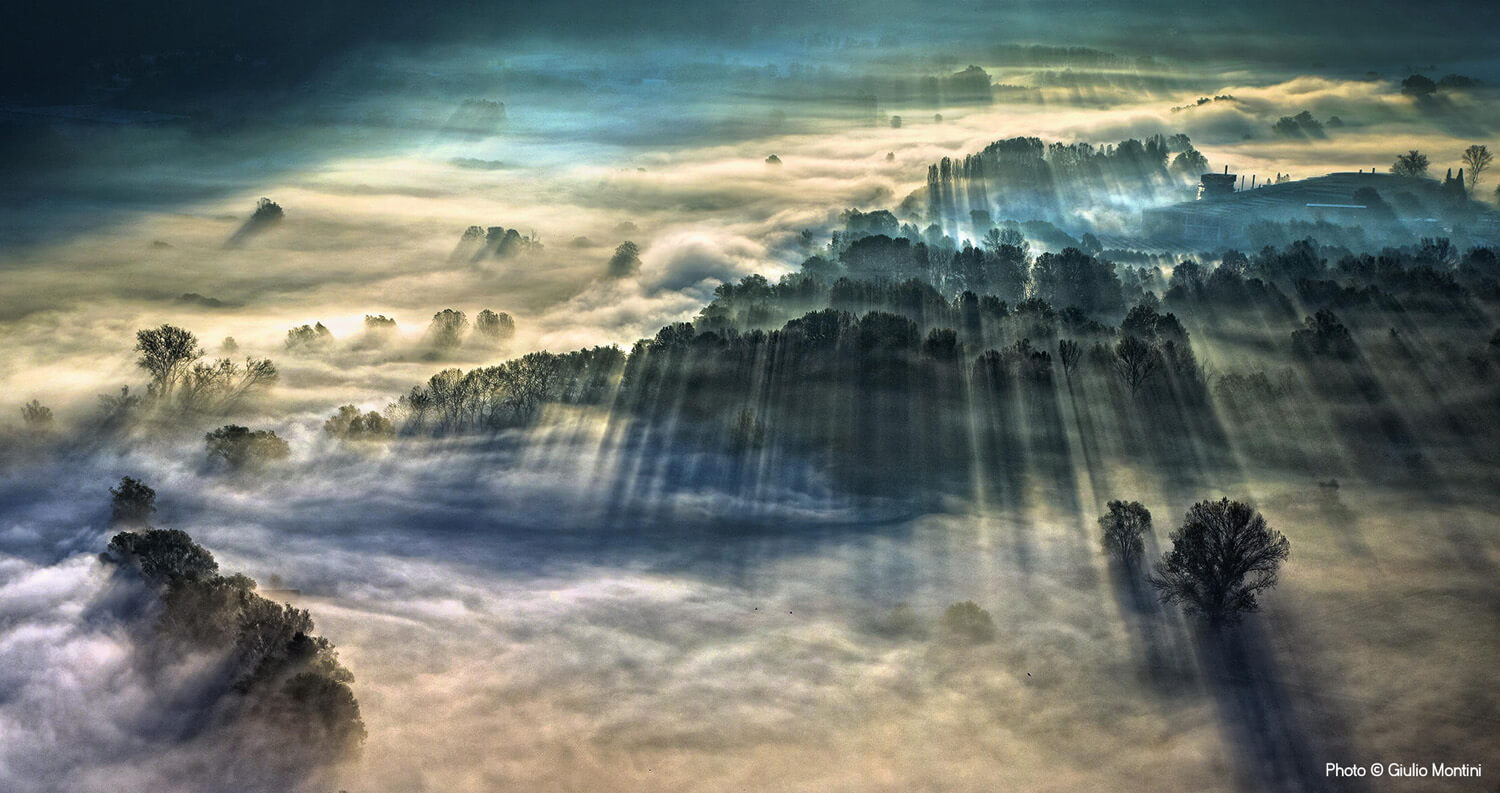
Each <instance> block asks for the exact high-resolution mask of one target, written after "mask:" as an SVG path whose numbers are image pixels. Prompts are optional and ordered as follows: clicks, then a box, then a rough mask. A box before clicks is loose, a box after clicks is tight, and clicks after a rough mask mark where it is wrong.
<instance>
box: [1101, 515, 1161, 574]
mask: <svg viewBox="0 0 1500 793" xmlns="http://www.w3.org/2000/svg"><path fill="white" fill-rule="evenodd" d="M1108 508H1109V511H1108V512H1106V513H1104V514H1103V515H1100V516H1099V529H1100V531H1101V532H1102V534H1103V536H1102V537H1101V541H1102V543H1103V545H1104V551H1105V553H1108V554H1109V555H1111V556H1113V557H1114V558H1115V559H1117V560H1119V561H1120V563H1122V564H1124V565H1125V566H1126V567H1129V568H1134V567H1135V566H1136V565H1137V564H1139V563H1140V560H1141V554H1142V553H1143V552H1144V551H1145V545H1144V544H1143V543H1142V542H1141V537H1142V536H1144V535H1145V533H1146V532H1148V531H1150V530H1151V511H1150V510H1148V509H1146V508H1145V507H1144V506H1142V505H1141V502H1139V501H1111V502H1109V504H1108Z"/></svg>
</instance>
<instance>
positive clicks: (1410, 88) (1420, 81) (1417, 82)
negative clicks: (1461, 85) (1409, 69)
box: [1401, 74, 1438, 98]
mask: <svg viewBox="0 0 1500 793" xmlns="http://www.w3.org/2000/svg"><path fill="white" fill-rule="evenodd" d="M1437 88H1438V87H1437V83H1434V82H1433V81H1432V80H1431V79H1430V78H1428V77H1426V76H1424V75H1420V74H1414V75H1412V76H1410V77H1408V78H1406V79H1405V80H1402V81H1401V93H1403V94H1406V95H1407V96H1415V97H1419V98H1420V97H1424V96H1431V95H1432V94H1435V93H1437Z"/></svg>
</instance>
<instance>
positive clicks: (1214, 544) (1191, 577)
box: [1151, 498, 1291, 625]
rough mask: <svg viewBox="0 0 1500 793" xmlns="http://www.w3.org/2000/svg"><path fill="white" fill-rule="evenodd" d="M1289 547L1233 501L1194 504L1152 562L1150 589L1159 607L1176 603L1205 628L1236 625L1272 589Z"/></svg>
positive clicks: (1257, 515) (1261, 520)
mask: <svg viewBox="0 0 1500 793" xmlns="http://www.w3.org/2000/svg"><path fill="white" fill-rule="evenodd" d="M1290 554H1291V543H1289V542H1287V539H1286V537H1284V536H1282V535H1281V533H1280V532H1278V531H1275V530H1274V529H1271V528H1270V527H1268V526H1267V525H1266V520H1265V518H1263V517H1261V515H1260V513H1259V512H1256V511H1255V510H1254V509H1251V508H1250V507H1249V506H1247V505H1245V504H1242V503H1240V502H1238V501H1230V500H1229V499H1227V498H1226V499H1222V500H1220V501H1200V502H1198V503H1197V504H1194V505H1193V506H1192V508H1191V509H1189V510H1188V513H1187V517H1186V519H1185V520H1184V521H1183V524H1182V527H1181V528H1179V529H1177V531H1174V532H1172V550H1170V551H1168V552H1167V553H1166V555H1165V556H1163V557H1162V559H1161V561H1160V562H1158V563H1157V565H1156V570H1155V574H1154V575H1153V576H1151V585H1152V586H1154V587H1155V588H1156V591H1157V593H1158V595H1160V597H1161V600H1162V602H1163V603H1180V604H1182V606H1183V608H1185V609H1186V610H1187V611H1188V612H1190V613H1194V614H1201V615H1203V616H1204V617H1205V618H1206V619H1207V620H1208V621H1209V623H1210V624H1212V625H1221V624H1226V623H1230V624H1232V623H1234V622H1237V621H1238V620H1239V618H1240V616H1241V615H1242V614H1244V613H1245V612H1249V611H1254V610H1255V609H1256V608H1257V607H1258V606H1259V603H1258V602H1257V600H1256V596H1257V595H1258V594H1259V593H1261V592H1263V591H1265V590H1267V589H1270V588H1271V587H1274V586H1276V575H1277V571H1278V570H1279V569H1280V568H1281V563H1282V562H1284V561H1286V558H1287V556H1289V555H1290Z"/></svg>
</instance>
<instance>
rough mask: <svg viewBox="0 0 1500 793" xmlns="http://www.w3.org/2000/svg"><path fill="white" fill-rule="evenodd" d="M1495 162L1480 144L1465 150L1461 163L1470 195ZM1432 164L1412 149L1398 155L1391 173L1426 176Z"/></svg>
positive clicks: (1486, 147) (1392, 165)
mask: <svg viewBox="0 0 1500 793" xmlns="http://www.w3.org/2000/svg"><path fill="white" fill-rule="evenodd" d="M1494 161H1495V156H1494V155H1493V154H1491V153H1490V149H1489V147H1488V146H1485V145H1482V144H1478V143H1476V144H1474V145H1472V146H1470V147H1468V148H1467V149H1464V151H1463V154H1462V155H1460V156H1459V162H1460V163H1462V164H1463V171H1464V188H1465V189H1466V190H1467V191H1468V193H1469V194H1470V195H1473V194H1474V191H1475V190H1476V189H1477V188H1478V187H1479V179H1480V177H1481V176H1483V175H1484V172H1485V171H1487V170H1489V168H1490V165H1491V164H1492V163H1493V162H1494ZM1431 164H1432V163H1431V161H1430V160H1429V159H1428V157H1427V155H1425V154H1423V153H1422V152H1420V151H1418V150H1416V149H1412V150H1410V151H1408V152H1406V153H1405V154H1400V155H1397V157H1396V161H1395V162H1394V163H1392V164H1391V173H1393V174H1396V175H1397V176H1418V177H1420V176H1426V175H1427V170H1428V168H1429V167H1430V166H1431Z"/></svg>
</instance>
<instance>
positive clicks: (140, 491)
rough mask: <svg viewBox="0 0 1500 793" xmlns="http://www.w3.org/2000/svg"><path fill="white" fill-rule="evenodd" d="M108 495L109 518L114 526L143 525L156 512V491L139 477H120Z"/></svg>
mask: <svg viewBox="0 0 1500 793" xmlns="http://www.w3.org/2000/svg"><path fill="white" fill-rule="evenodd" d="M109 495H110V497H111V498H110V504H109V511H110V517H109V519H110V522H111V523H113V524H114V525H116V526H137V527H138V526H145V525H147V523H148V522H149V521H150V520H151V516H152V515H154V514H156V491H155V490H152V489H151V488H150V487H149V486H148V485H147V484H146V483H145V482H142V481H141V480H139V479H136V478H134V477H130V476H125V477H121V478H120V486H119V487H112V488H110V489H109Z"/></svg>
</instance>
